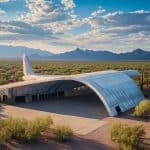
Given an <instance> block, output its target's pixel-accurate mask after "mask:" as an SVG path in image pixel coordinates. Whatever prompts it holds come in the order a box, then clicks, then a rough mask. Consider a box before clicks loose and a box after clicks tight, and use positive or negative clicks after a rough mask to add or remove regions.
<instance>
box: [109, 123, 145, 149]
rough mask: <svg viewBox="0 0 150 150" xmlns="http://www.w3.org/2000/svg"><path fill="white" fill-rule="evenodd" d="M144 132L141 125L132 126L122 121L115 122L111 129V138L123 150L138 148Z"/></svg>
mask: <svg viewBox="0 0 150 150" xmlns="http://www.w3.org/2000/svg"><path fill="white" fill-rule="evenodd" d="M144 134H145V132H144V128H143V127H142V126H141V125H135V126H133V127H130V126H128V125H127V124H122V123H120V122H116V123H114V124H113V126H112V128H111V130H110V136H111V139H112V140H113V141H114V142H117V143H118V144H119V146H120V149H122V150H136V149H137V147H138V143H139V142H140V141H141V140H142V137H143V136H144Z"/></svg>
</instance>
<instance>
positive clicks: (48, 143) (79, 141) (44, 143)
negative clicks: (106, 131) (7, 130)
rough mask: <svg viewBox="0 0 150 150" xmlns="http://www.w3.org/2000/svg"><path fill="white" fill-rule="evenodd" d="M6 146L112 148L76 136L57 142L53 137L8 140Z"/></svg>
mask: <svg viewBox="0 0 150 150" xmlns="http://www.w3.org/2000/svg"><path fill="white" fill-rule="evenodd" d="M6 147H7V148H9V147H10V148H11V149H15V150H20V149H23V150H27V149H29V150H35V149H36V150H41V149H43V150H50V149H51V150H113V149H114V148H113V147H111V146H109V145H106V144H102V143H100V142H98V141H95V140H92V139H86V138H82V137H78V136H74V137H73V139H72V140H70V141H68V142H58V141H57V140H55V139H51V138H49V139H48V140H40V141H38V142H36V143H32V144H31V143H30V144H23V143H17V142H16V141H10V142H8V143H6Z"/></svg>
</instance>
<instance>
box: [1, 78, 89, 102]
mask: <svg viewBox="0 0 150 150" xmlns="http://www.w3.org/2000/svg"><path fill="white" fill-rule="evenodd" d="M90 92H92V91H91V90H90V89H89V88H88V87H86V86H84V85H83V84H81V83H78V82H75V81H69V80H68V81H51V82H44V83H35V84H28V85H24V86H19V87H12V88H6V89H3V90H0V97H1V98H0V99H1V100H2V101H3V96H4V95H6V96H7V101H5V102H8V103H15V101H16V97H17V101H18V99H19V97H20V99H21V98H22V99H23V98H25V102H31V101H32V100H36V101H39V100H44V99H50V98H51V97H61V96H66V97H67V96H77V95H81V94H86V93H90ZM20 101H21V100H20Z"/></svg>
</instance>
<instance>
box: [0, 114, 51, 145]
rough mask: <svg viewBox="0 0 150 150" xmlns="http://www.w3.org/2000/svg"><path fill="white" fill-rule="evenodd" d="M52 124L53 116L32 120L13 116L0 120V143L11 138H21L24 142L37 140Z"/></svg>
mask: <svg viewBox="0 0 150 150" xmlns="http://www.w3.org/2000/svg"><path fill="white" fill-rule="evenodd" d="M52 124H53V121H52V119H51V117H46V118H36V119H34V120H31V121H28V120H26V119H18V118H17V119H16V118H12V117H9V118H7V119H4V120H0V144H3V143H4V142H7V141H8V140H11V139H15V140H21V141H23V142H32V141H35V140H37V139H38V138H39V137H40V136H41V134H42V132H45V131H46V130H47V129H48V128H50V127H51V125H52Z"/></svg>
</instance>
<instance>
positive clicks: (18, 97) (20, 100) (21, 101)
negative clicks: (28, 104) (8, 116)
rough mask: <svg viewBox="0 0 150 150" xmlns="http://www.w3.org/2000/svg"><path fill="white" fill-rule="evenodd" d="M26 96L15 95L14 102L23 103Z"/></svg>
mask: <svg viewBox="0 0 150 150" xmlns="http://www.w3.org/2000/svg"><path fill="white" fill-rule="evenodd" d="M25 101H26V97H25V96H16V99H15V102H16V103H25Z"/></svg>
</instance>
